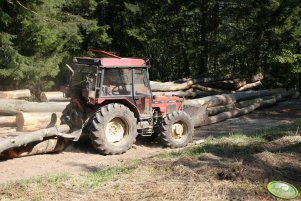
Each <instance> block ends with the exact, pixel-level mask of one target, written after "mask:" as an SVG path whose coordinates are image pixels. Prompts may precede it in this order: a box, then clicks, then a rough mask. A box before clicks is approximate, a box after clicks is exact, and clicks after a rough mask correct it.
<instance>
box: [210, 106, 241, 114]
mask: <svg viewBox="0 0 301 201" xmlns="http://www.w3.org/2000/svg"><path fill="white" fill-rule="evenodd" d="M235 107H236V106H235V105H234V104H229V105H223V106H216V107H209V108H207V109H206V111H207V114H208V116H213V115H216V114H219V113H222V112H225V111H228V110H233V109H235Z"/></svg>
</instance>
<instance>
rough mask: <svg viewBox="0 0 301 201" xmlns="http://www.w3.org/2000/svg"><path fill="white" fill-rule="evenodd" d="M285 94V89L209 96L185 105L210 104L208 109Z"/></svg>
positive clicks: (188, 101) (190, 101)
mask: <svg viewBox="0 0 301 201" xmlns="http://www.w3.org/2000/svg"><path fill="white" fill-rule="evenodd" d="M284 92H286V90H285V89H274V90H261V91H245V92H236V93H233V94H221V95H215V96H208V97H204V98H198V99H192V100H186V101H185V103H184V104H187V105H194V106H196V107H197V106H203V105H205V104H208V107H214V106H218V105H229V104H234V103H236V102H239V101H243V100H248V99H254V98H258V97H263V96H271V95H274V94H277V93H284Z"/></svg>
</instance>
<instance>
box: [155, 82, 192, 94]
mask: <svg viewBox="0 0 301 201" xmlns="http://www.w3.org/2000/svg"><path fill="white" fill-rule="evenodd" d="M150 85H151V89H152V91H154V92H155V91H163V92H165V91H180V90H186V89H189V88H190V87H191V86H192V82H191V81H188V82H184V83H182V84H177V83H174V82H155V81H150Z"/></svg>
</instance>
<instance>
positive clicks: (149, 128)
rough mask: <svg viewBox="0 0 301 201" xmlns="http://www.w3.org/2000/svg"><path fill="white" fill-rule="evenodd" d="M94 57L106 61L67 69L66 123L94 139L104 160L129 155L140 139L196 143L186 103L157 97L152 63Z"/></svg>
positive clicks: (85, 60) (82, 60) (79, 62)
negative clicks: (152, 83) (151, 77)
mask: <svg viewBox="0 0 301 201" xmlns="http://www.w3.org/2000/svg"><path fill="white" fill-rule="evenodd" d="M92 51H93V52H95V53H98V54H100V55H102V56H101V57H98V58H92V57H76V58H74V60H73V64H72V66H71V67H70V66H68V65H67V66H68V68H69V69H70V70H71V71H72V78H71V84H70V97H71V102H70V104H69V105H68V106H67V108H66V109H65V110H64V111H63V116H62V119H61V120H62V123H67V124H68V125H69V126H70V127H71V128H72V130H73V131H74V132H73V133H76V132H77V133H78V136H80V135H82V133H83V134H89V138H90V139H91V141H92V144H93V146H94V147H95V149H96V150H97V151H98V152H100V153H102V154H121V153H124V152H126V151H127V150H128V149H130V148H131V146H132V145H133V144H134V143H135V141H136V137H137V135H142V136H152V135H159V136H160V137H161V138H162V141H163V143H164V144H165V145H166V146H169V147H171V148H178V147H183V146H186V145H187V144H188V143H189V142H190V141H191V140H192V137H193V131H194V129H193V128H194V127H193V122H192V120H191V118H190V117H189V115H187V114H186V113H185V112H184V111H182V109H181V105H182V102H183V99H182V98H178V97H162V96H155V97H154V96H153V95H152V91H151V88H150V82H149V76H148V69H149V67H150V64H149V62H148V60H144V59H136V58H121V57H119V56H116V55H113V54H110V53H107V52H105V51H101V50H92Z"/></svg>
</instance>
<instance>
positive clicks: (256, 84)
mask: <svg viewBox="0 0 301 201" xmlns="http://www.w3.org/2000/svg"><path fill="white" fill-rule="evenodd" d="M261 84H262V83H261V81H257V82H253V83H249V84H246V85H244V86H242V87H240V88H239V89H237V91H245V90H247V89H252V88H254V87H257V86H259V85H261Z"/></svg>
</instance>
